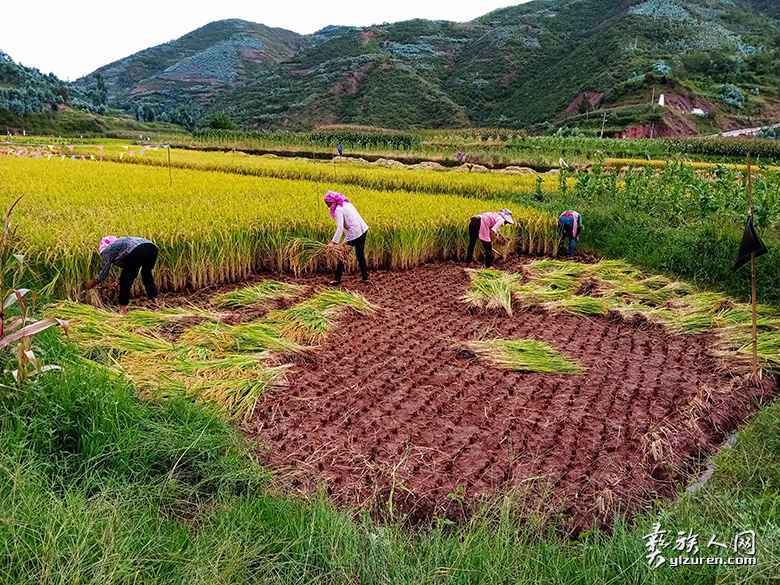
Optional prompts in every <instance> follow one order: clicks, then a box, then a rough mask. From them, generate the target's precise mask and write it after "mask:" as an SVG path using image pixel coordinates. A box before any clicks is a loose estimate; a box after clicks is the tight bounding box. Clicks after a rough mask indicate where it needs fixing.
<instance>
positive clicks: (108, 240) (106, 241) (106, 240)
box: [98, 236, 117, 254]
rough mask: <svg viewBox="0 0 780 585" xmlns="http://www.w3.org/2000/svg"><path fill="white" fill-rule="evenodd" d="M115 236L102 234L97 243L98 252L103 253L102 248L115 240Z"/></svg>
mask: <svg viewBox="0 0 780 585" xmlns="http://www.w3.org/2000/svg"><path fill="white" fill-rule="evenodd" d="M116 239H117V238H116V236H104V237H103V239H102V240H100V243H99V244H98V250H100V253H101V254H102V253H103V250H105V249H106V248H108V247H109V246H110V245H111V243H112V242H114V241H115V240H116Z"/></svg>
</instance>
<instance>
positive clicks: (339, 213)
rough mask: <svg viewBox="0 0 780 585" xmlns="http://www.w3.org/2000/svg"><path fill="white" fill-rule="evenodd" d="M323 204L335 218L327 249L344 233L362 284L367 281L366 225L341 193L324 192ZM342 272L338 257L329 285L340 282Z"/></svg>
mask: <svg viewBox="0 0 780 585" xmlns="http://www.w3.org/2000/svg"><path fill="white" fill-rule="evenodd" d="M324 201H325V205H327V206H328V207H329V208H330V216H331V217H332V218H333V219H335V220H336V233H335V234H334V235H333V239H332V240H331V241H330V243H329V244H328V250H332V249H333V247H334V246H335V245H336V244H338V243H339V242H340V241H341V236H342V235H344V234H346V235H345V237H344V239H345V241H346V243H347V244H348V245H350V246H352V247H353V248H355V256H356V257H357V261H358V266H360V274H361V275H362V276H363V284H367V283H368V267H367V266H366V255H365V248H366V233H367V232H368V225H367V224H366V222H365V221H363V218H362V217H360V214H359V213H358V211H357V209H355V206H354V205H352V203H350V202H349V199H347V198H346V197H344V196H343V195H342V194H341V193H336V192H335V191H328V192H327V193H326V194H325V199H324ZM343 274H344V263H343V262H342V261H341V259H339V263H338V264H337V265H336V277H335V278H334V279H333V280H331V281H330V284H331V285H336V284H341V277H342V275H343Z"/></svg>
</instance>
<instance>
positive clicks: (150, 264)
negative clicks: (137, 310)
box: [138, 244, 158, 300]
mask: <svg viewBox="0 0 780 585" xmlns="http://www.w3.org/2000/svg"><path fill="white" fill-rule="evenodd" d="M138 248H144V249H143V250H142V252H141V255H142V260H141V280H142V281H143V283H144V288H145V289H146V296H147V297H148V298H149V300H154V299H156V298H157V285H156V284H155V282H154V275H153V274H152V270H154V265H155V264H156V263H157V254H158V250H157V246H155V245H154V244H141V245H140V246H138Z"/></svg>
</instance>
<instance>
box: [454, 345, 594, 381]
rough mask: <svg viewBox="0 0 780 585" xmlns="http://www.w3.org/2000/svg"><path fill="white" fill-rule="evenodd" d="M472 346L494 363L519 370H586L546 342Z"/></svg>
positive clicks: (556, 371)
mask: <svg viewBox="0 0 780 585" xmlns="http://www.w3.org/2000/svg"><path fill="white" fill-rule="evenodd" d="M467 346H468V349H469V350H471V351H472V352H474V353H475V354H476V355H478V356H479V357H481V358H483V359H485V360H487V361H489V362H491V363H492V364H493V365H495V366H496V367H499V368H503V369H506V370H513V371H516V372H542V373H558V374H581V373H583V372H584V371H585V370H584V368H583V367H582V366H580V365H579V364H577V363H576V362H574V361H571V360H569V359H568V358H566V357H565V356H563V355H562V354H560V353H559V352H557V351H556V350H554V349H553V348H552V347H550V346H549V345H547V344H546V343H542V342H540V341H534V340H531V339H516V340H509V339H491V340H485V341H472V342H470V343H468V344H467Z"/></svg>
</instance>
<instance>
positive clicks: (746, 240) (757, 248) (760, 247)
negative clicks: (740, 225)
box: [731, 213, 768, 270]
mask: <svg viewBox="0 0 780 585" xmlns="http://www.w3.org/2000/svg"><path fill="white" fill-rule="evenodd" d="M767 252H768V250H767V249H766V246H765V245H764V242H762V241H761V238H759V237H758V235H757V234H756V230H754V229H753V214H752V213H751V214H749V215H748V218H747V223H746V224H745V232H744V233H743V234H742V243H741V244H740V245H739V254H737V261H736V263H735V264H734V266H733V267H732V269H731V270H739V268H740V267H741V266H744V265H745V264H747V263H748V262H750V255H751V254H755V255H756V258H758V257H759V256H761V255H762V254H766V253H767Z"/></svg>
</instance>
